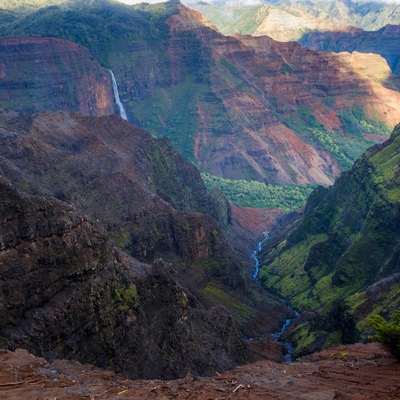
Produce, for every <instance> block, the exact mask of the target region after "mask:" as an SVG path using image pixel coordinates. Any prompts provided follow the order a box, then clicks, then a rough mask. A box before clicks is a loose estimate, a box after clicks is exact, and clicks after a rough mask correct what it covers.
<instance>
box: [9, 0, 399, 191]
mask: <svg viewBox="0 0 400 400" xmlns="http://www.w3.org/2000/svg"><path fill="white" fill-rule="evenodd" d="M68 7H70V8H69V11H68V12H66V10H65V9H64V8H63V7H50V8H47V9H41V10H40V12H37V13H35V14H34V17H35V21H36V23H35V26H34V27H33V28H32V26H31V24H29V23H28V22H29V16H27V17H25V18H24V19H17V20H16V21H14V22H13V23H12V24H8V25H7V29H5V32H6V34H23V33H26V32H29V33H30V34H33V33H34V34H37V35H45V34H52V35H54V36H59V37H64V38H68V39H69V40H75V41H77V42H79V43H83V44H85V46H87V47H88V48H89V49H90V51H91V53H92V54H93V56H94V57H96V59H97V60H100V61H101V63H102V65H107V66H109V67H111V68H112V69H113V71H114V72H115V75H116V78H117V81H118V85H119V88H120V94H121V99H122V101H123V103H124V105H125V107H126V108H127V110H128V115H129V117H130V119H131V121H132V122H134V123H135V124H137V125H139V126H141V127H143V128H145V129H146V130H148V131H150V132H151V133H152V134H154V135H156V136H158V137H164V136H167V137H169V138H170V139H171V142H172V144H173V146H174V147H175V148H176V149H177V150H178V151H179V152H180V153H181V154H182V155H183V156H184V157H185V158H186V159H188V160H190V161H193V162H195V163H196V164H197V165H198V166H199V167H200V168H201V169H202V170H203V171H206V172H210V173H211V174H214V175H218V176H223V177H226V178H233V179H239V178H244V179H247V180H259V181H265V182H268V183H297V184H307V183H322V184H330V183H332V181H333V179H334V178H335V177H336V176H338V174H339V172H340V169H341V168H348V167H350V166H351V164H352V162H353V161H354V159H355V158H356V157H357V156H358V155H359V154H360V153H361V152H362V151H363V150H365V149H366V148H367V147H369V146H370V145H371V144H372V143H373V142H371V139H373V140H376V139H381V140H383V137H385V135H387V134H388V132H389V129H388V126H389V127H392V126H394V124H395V123H397V122H398V120H399V119H400V107H399V94H398V92H396V91H394V90H392V91H390V90H389V89H386V88H385V86H384V85H385V84H386V81H387V79H390V77H387V79H386V78H385V79H384V81H385V82H383V81H382V80H379V81H378V82H375V81H374V82H373V83H372V81H371V78H370V77H369V76H368V74H359V73H358V72H355V71H354V68H353V67H351V60H350V59H349V60H348V61H346V62H345V60H344V58H343V56H340V57H338V56H335V55H331V54H318V53H317V52H314V51H309V50H307V49H304V48H303V47H301V46H298V45H296V44H294V43H277V42H274V41H272V40H270V39H268V38H265V37H260V38H249V37H239V36H238V37H225V36H222V35H221V34H219V33H218V32H217V31H216V30H214V29H213V28H212V27H211V26H210V23H208V22H207V21H205V19H204V17H202V16H201V15H200V14H199V13H197V12H195V11H193V10H190V9H188V8H186V7H184V6H182V5H180V4H179V2H177V1H169V2H166V3H162V4H159V5H149V4H147V5H146V4H141V5H137V6H134V7H127V6H124V5H118V4H116V3H109V2H107V1H106V0H104V1H102V2H96V3H93V2H85V3H84V5H81V6H79V4H78V3H76V2H75V3H69V5H68ZM105 15H107V18H106V17H105ZM32 17H33V16H32ZM53 21H57V24H54V22H53ZM74 22H76V23H78V25H76V24H75V25H74ZM76 26H79V27H81V28H82V29H80V30H77V28H76ZM83 27H84V29H83ZM82 31H84V32H85V34H84V35H82ZM98 32H101V33H102V35H101V36H99V34H98ZM116 32H119V33H118V35H117V34H116ZM371 57H372V56H371ZM370 61H371V60H369V59H368V60H367V61H366V62H365V63H364V64H365V65H369V64H371V62H370ZM382 61H383V60H382ZM373 63H376V60H375V59H373ZM376 134H378V136H376ZM379 135H383V136H381V137H380V136H379Z"/></svg>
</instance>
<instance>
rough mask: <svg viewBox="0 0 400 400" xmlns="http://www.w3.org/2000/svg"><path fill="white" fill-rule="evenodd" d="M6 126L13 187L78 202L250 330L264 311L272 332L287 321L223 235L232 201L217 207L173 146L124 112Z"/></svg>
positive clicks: (7, 118)
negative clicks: (259, 294) (260, 296)
mask: <svg viewBox="0 0 400 400" xmlns="http://www.w3.org/2000/svg"><path fill="white" fill-rule="evenodd" d="M0 120H1V126H2V130H1V132H0V135H1V142H2V146H1V150H0V153H1V154H0V170H1V173H2V175H3V176H5V177H7V178H8V179H9V180H10V181H11V182H12V183H13V184H15V185H17V186H19V187H20V188H22V189H23V190H24V191H27V192H29V193H32V194H39V195H44V196H54V197H57V198H59V199H61V200H63V201H66V202H68V203H70V204H73V205H74V206H75V207H76V209H77V210H78V212H79V213H80V214H82V215H88V216H89V217H90V218H91V219H92V220H98V221H99V222H100V224H101V225H102V226H103V227H104V228H105V229H106V230H107V232H108V234H109V236H110V237H111V239H113V240H114V241H115V243H116V244H117V245H118V246H119V247H121V248H122V249H124V250H126V251H128V252H129V253H130V254H131V255H133V256H134V257H135V258H137V259H139V260H141V261H143V262H153V261H154V260H156V259H159V258H162V259H163V260H165V261H168V262H171V263H173V265H174V266H175V268H176V269H177V270H178V271H179V282H180V283H182V284H183V285H184V286H185V287H188V288H189V289H191V290H192V291H193V292H194V293H195V295H196V296H197V297H198V298H199V299H200V301H201V302H202V304H204V305H206V306H210V305H213V304H220V303H221V301H222V302H223V303H224V304H225V305H226V306H227V307H228V309H229V310H230V311H231V312H233V313H234V315H235V317H236V319H237V320H238V321H239V322H240V323H241V326H242V327H243V328H246V326H247V327H248V325H249V323H250V320H252V318H254V317H256V316H257V315H259V316H260V313H261V314H262V315H263V318H264V320H265V321H266V322H267V323H266V325H267V328H266V329H267V330H268V329H274V327H275V326H276V325H278V324H279V322H278V321H279V319H280V318H282V317H283V315H284V313H285V311H284V310H283V307H282V306H281V305H279V304H277V303H276V301H273V300H271V299H269V298H268V297H265V302H266V303H263V302H264V300H262V301H261V303H258V304H257V300H255V299H254V298H252V295H251V292H252V290H253V289H251V288H250V286H249V285H248V282H246V279H245V274H244V269H243V259H242V257H240V256H239V255H238V254H237V253H236V252H235V251H234V250H233V249H232V247H231V246H230V245H229V244H228V242H227V240H226V239H225V236H224V234H223V232H222V231H221V229H220V225H219V224H218V222H217V221H218V220H219V222H220V223H221V224H229V223H230V221H229V218H230V217H229V208H228V205H226V204H225V205H223V204H222V206H221V205H220V206H218V207H217V204H216V203H215V201H214V200H213V198H212V197H210V195H209V194H208V192H207V190H206V188H205V186H204V183H203V181H202V180H201V177H200V174H199V172H198V170H197V169H196V168H195V167H194V166H193V165H191V164H189V163H187V162H186V161H184V160H183V158H182V157H181V156H180V155H179V154H178V153H177V152H176V151H175V150H173V149H172V147H171V146H170V144H169V143H168V141H166V140H157V139H154V138H152V137H151V136H150V134H149V133H147V132H145V131H143V130H141V129H139V128H137V127H134V126H132V125H131V124H129V123H127V122H125V121H123V120H122V119H121V118H120V117H117V116H112V117H101V118H95V117H83V116H78V115H74V114H56V113H45V114H36V115H34V116H29V115H24V114H19V113H15V112H3V113H1V114H0ZM217 210H219V211H217ZM223 212H225V214H224V215H223ZM221 298H222V300H221ZM268 304H269V305H270V306H268Z"/></svg>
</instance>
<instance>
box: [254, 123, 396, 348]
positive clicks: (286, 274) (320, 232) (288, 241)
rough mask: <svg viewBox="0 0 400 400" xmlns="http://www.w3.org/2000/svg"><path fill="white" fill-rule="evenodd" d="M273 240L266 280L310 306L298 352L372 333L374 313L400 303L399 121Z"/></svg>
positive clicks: (295, 334) (296, 333)
mask: <svg viewBox="0 0 400 400" xmlns="http://www.w3.org/2000/svg"><path fill="white" fill-rule="evenodd" d="M283 229H285V227H283ZM268 243H269V245H268ZM268 243H267V246H266V247H264V249H263V255H262V256H261V271H260V274H259V277H260V281H261V283H262V285H263V286H264V287H265V288H267V289H270V290H274V291H275V292H277V293H278V294H279V295H281V296H283V297H285V298H286V299H288V301H289V302H291V304H292V305H293V307H295V308H296V309H299V310H302V311H310V313H304V314H303V315H304V318H303V319H302V320H301V321H300V322H299V323H298V325H297V326H295V327H294V328H293V329H292V331H291V333H290V334H291V339H292V340H293V341H294V342H295V343H296V345H297V349H296V350H297V351H298V352H302V351H309V350H313V349H315V348H319V347H325V346H328V345H333V344H336V343H341V342H344V343H349V342H352V341H354V340H357V339H359V338H360V337H362V338H366V336H367V335H368V333H369V329H370V328H369V327H368V324H367V323H366V319H367V318H368V317H369V316H371V315H374V314H376V313H381V314H383V315H384V316H390V314H391V312H392V311H393V310H396V309H397V308H399V306H400V125H398V126H397V127H396V128H395V130H394V132H393V133H392V135H391V138H390V140H388V141H387V142H385V143H384V144H382V145H376V146H374V147H372V148H371V149H369V150H368V151H367V152H366V153H365V154H363V155H362V156H361V157H360V158H359V159H358V160H357V161H356V163H355V165H354V166H353V167H352V168H351V169H350V170H349V171H347V172H345V173H343V174H342V176H341V177H340V178H339V179H338V180H337V181H336V183H335V184H334V185H333V186H332V187H331V188H329V189H325V188H322V187H319V188H317V189H316V190H315V191H314V192H312V193H311V195H310V197H309V199H308V202H307V205H306V211H305V214H304V216H303V217H302V219H301V221H300V222H299V223H298V224H297V226H296V227H295V228H294V229H292V230H291V232H290V234H289V235H288V236H286V237H281V236H280V234H279V232H275V233H274V234H272V236H271V239H270V240H269V242H268ZM305 316H307V317H308V320H307V317H305Z"/></svg>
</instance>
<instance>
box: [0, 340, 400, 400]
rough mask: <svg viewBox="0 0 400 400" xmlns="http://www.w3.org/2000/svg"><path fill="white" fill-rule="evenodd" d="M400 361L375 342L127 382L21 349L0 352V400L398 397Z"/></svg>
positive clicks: (210, 399) (98, 371)
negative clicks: (201, 373)
mask: <svg viewBox="0 0 400 400" xmlns="http://www.w3.org/2000/svg"><path fill="white" fill-rule="evenodd" d="M399 378H400V363H399V362H397V361H396V360H395V358H394V357H392V356H391V355H390V354H389V353H388V352H387V351H386V350H384V349H383V348H382V347H381V346H380V345H378V344H376V343H370V344H356V345H350V346H337V347H333V348H330V349H327V350H324V351H322V352H320V353H316V354H313V355H310V356H307V357H304V358H303V359H301V360H300V361H298V362H294V363H276V362H272V361H266V360H263V361H258V362H255V363H252V364H248V365H243V366H239V367H237V368H235V369H234V370H232V371H229V372H224V373H221V374H217V375H215V376H212V377H196V376H192V375H190V374H189V375H188V376H186V377H185V378H182V379H177V380H173V381H161V380H135V381H133V380H127V379H125V378H124V377H122V376H119V375H116V374H114V373H112V372H110V371H104V370H101V369H98V368H95V367H93V366H90V365H82V364H79V363H77V362H73V361H65V360H56V361H53V362H51V363H49V362H47V361H46V360H44V359H42V358H37V357H34V356H33V355H31V354H30V353H28V352H27V351H25V350H16V351H15V352H9V351H5V350H2V351H0V399H2V400H3V399H4V400H5V399H7V400H17V399H18V400H25V399H26V400H28V399H29V400H32V399H35V400H56V399H57V400H76V399H82V400H83V399H88V400H92V399H93V400H95V399H96V400H97V399H142V400H143V399H161V400H162V399H191V400H192V399H196V400H223V399H264V400H265V399H285V400H291V399H310V400H311V399H315V400H325V399H326V400H328V399H340V400H350V399H351V400H354V399H357V400H358V399H360V400H361V399H382V400H389V399H390V400H395V399H400V379H399Z"/></svg>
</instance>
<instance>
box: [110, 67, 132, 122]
mask: <svg viewBox="0 0 400 400" xmlns="http://www.w3.org/2000/svg"><path fill="white" fill-rule="evenodd" d="M109 71H110V75H111V80H112V85H113V92H114V98H115V102H116V103H117V106H118V109H119V115H120V116H121V118H123V119H124V120H125V121H128V117H127V116H126V112H125V108H124V106H123V105H122V103H121V99H120V98H119V92H118V85H117V81H116V80H115V76H114V73H113V72H112V71H111V69H110V70H109Z"/></svg>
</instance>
